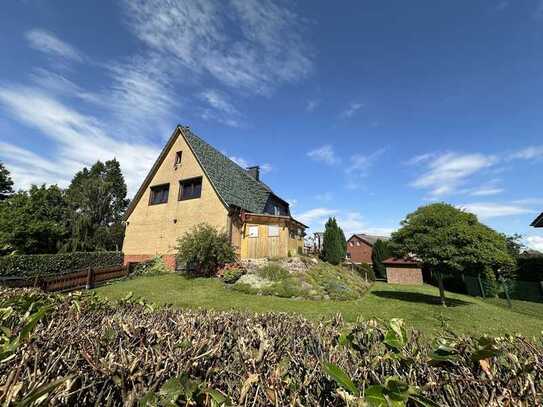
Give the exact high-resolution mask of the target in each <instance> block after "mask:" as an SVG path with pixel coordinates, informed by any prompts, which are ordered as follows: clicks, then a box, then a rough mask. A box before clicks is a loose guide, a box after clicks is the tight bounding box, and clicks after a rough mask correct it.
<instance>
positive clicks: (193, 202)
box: [123, 135, 228, 259]
mask: <svg viewBox="0 0 543 407" xmlns="http://www.w3.org/2000/svg"><path fill="white" fill-rule="evenodd" d="M178 151H182V162H181V165H180V166H178V167H177V168H176V167H175V166H174V163H175V155H176V153H177V152H178ZM135 159H137V158H135ZM200 176H201V177H202V195H201V197H200V198H197V199H190V200H185V201H179V200H178V196H179V181H180V180H184V179H189V178H194V177H200ZM165 183H169V184H170V191H169V194H168V202H167V203H165V204H158V205H149V198H150V187H152V186H154V185H160V184H165ZM227 217H228V210H227V208H226V206H225V205H224V203H223V202H222V201H221V199H220V198H219V196H218V195H217V193H216V192H215V190H214V188H213V186H212V185H211V182H210V181H209V179H208V178H207V176H206V175H205V173H204V171H203V169H202V168H201V166H200V164H199V163H198V161H197V160H196V157H195V156H194V155H193V153H192V151H191V149H190V147H189V146H188V144H187V143H186V141H185V139H184V138H183V136H181V135H179V136H178V137H177V139H176V141H175V142H174V143H173V145H172V147H171V148H170V150H169V151H168V152H167V154H166V156H165V158H164V160H163V161H162V163H161V165H160V166H159V168H158V169H157V171H156V173H155V174H154V176H153V177H152V180H151V182H150V184H149V185H148V186H147V188H146V190H145V192H144V193H143V195H142V196H141V198H140V199H139V201H138V202H137V203H136V205H135V207H134V210H133V211H132V213H131V214H130V216H129V217H128V219H127V226H126V234H125V238H124V243H123V252H124V254H125V256H126V257H127V258H128V259H130V258H131V257H132V258H135V257H134V256H154V255H172V254H174V253H175V246H176V241H177V239H178V238H179V237H181V236H182V235H183V234H184V233H186V232H187V231H189V230H190V229H191V228H192V227H194V226H195V225H197V224H199V223H202V222H207V223H209V224H210V225H212V226H214V227H216V228H218V229H220V230H226V227H227Z"/></svg>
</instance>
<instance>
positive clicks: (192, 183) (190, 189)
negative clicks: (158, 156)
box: [179, 177, 202, 201]
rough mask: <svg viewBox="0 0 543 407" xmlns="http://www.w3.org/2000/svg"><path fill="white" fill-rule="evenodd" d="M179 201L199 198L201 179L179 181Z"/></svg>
mask: <svg viewBox="0 0 543 407" xmlns="http://www.w3.org/2000/svg"><path fill="white" fill-rule="evenodd" d="M179 185H180V187H179V200H180V201H184V200H187V199H195V198H200V197H201V196H202V177H198V178H191V179H187V180H183V181H179Z"/></svg>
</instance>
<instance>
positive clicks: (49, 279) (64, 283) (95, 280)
mask: <svg viewBox="0 0 543 407" xmlns="http://www.w3.org/2000/svg"><path fill="white" fill-rule="evenodd" d="M127 275H128V266H122V265H119V266H113V267H103V268H99V269H94V268H92V267H88V268H86V269H83V270H77V271H74V272H71V273H66V274H60V275H58V276H46V277H45V276H44V277H29V278H20V277H5V278H1V279H0V285H4V286H7V287H39V288H41V289H42V290H44V291H70V290H75V289H78V288H83V287H84V288H87V289H89V288H93V287H94V286H96V285H98V284H100V283H102V282H104V281H107V280H112V279H114V278H121V277H126V276H127Z"/></svg>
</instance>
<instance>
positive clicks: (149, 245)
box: [123, 126, 307, 268]
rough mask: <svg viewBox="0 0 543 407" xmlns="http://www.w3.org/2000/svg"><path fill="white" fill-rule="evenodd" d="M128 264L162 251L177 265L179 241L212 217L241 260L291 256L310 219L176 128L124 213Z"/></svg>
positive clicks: (250, 172) (253, 174)
mask: <svg viewBox="0 0 543 407" xmlns="http://www.w3.org/2000/svg"><path fill="white" fill-rule="evenodd" d="M124 220H125V224H126V232H125V238H124V243H123V252H124V254H125V263H129V262H140V261H144V260H146V259H149V258H151V257H153V256H156V255H161V256H163V258H164V260H165V262H166V264H167V265H168V266H169V267H171V268H174V267H175V247H176V242H177V239H178V238H179V237H181V236H183V234H184V233H186V232H188V231H189V230H191V229H192V228H193V227H194V226H195V225H197V224H200V223H202V222H206V223H208V224H210V225H212V226H214V227H216V228H217V229H219V230H224V231H226V232H227V233H228V236H229V239H230V242H231V244H232V246H233V247H234V248H235V250H236V252H237V254H238V256H239V258H241V259H246V258H261V257H286V256H288V255H289V254H290V255H292V254H297V253H299V252H301V251H302V249H303V243H304V235H305V229H306V228H307V227H306V226H305V225H304V224H302V223H300V222H298V221H297V220H295V219H293V218H292V216H291V215H290V210H289V204H288V203H287V202H286V201H285V200H283V199H281V198H280V197H278V196H277V195H276V194H275V193H273V191H272V190H271V189H270V187H268V186H267V185H266V184H264V183H263V182H262V181H261V180H260V170H259V167H250V168H247V169H244V168H242V167H240V166H239V165H238V164H236V163H235V162H233V161H232V160H230V159H229V158H228V157H226V156H225V155H224V154H222V153H221V152H219V151H218V150H216V149H215V148H213V147H212V146H210V145H209V144H207V143H206V142H205V141H204V140H202V139H201V138H199V137H198V136H196V135H195V134H194V133H193V132H191V131H190V129H189V128H188V127H183V126H177V127H176V128H175V130H174V131H173V133H172V135H171V137H170V139H169V140H168V142H167V143H166V145H165V146H164V148H163V150H162V152H161V153H160V155H159V156H158V158H157V160H156V162H155V163H154V165H153V167H152V168H151V171H150V172H149V174H148V175H147V177H146V178H145V180H144V181H143V183H142V185H141V187H140V188H139V190H138V192H137V193H136V195H135V196H134V199H133V200H132V202H131V203H130V206H129V207H128V209H127V211H126V214H125V219H124Z"/></svg>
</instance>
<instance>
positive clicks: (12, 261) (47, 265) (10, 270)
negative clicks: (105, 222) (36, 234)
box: [0, 252, 123, 277]
mask: <svg viewBox="0 0 543 407" xmlns="http://www.w3.org/2000/svg"><path fill="white" fill-rule="evenodd" d="M122 263H123V253H121V252H74V253H62V254H32V255H21V256H4V257H0V277H36V276H50V275H59V274H65V273H70V272H72V271H74V270H78V269H83V268H85V267H111V266H117V265H120V264H122Z"/></svg>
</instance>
